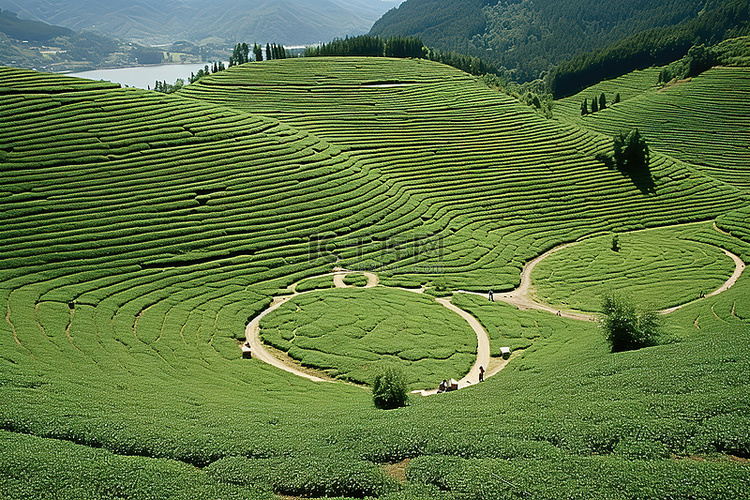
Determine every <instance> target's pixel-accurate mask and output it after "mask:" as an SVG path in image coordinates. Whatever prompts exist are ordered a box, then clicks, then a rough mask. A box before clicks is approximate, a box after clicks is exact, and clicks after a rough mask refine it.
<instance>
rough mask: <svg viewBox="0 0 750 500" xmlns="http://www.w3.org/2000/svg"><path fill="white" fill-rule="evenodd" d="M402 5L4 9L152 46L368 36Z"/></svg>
mask: <svg viewBox="0 0 750 500" xmlns="http://www.w3.org/2000/svg"><path fill="white" fill-rule="evenodd" d="M397 4H398V1H397V0H394V1H386V0H273V1H271V0H242V1H240V2H233V1H230V0H217V1H210V0H179V1H178V0H148V1H147V0H134V1H132V2H131V1H124V0H114V1H107V2H97V1H95V0H75V1H74V0H59V1H54V0H23V1H19V0H0V8H3V9H9V10H12V11H13V12H18V14H19V16H20V17H23V18H27V19H33V20H38V21H44V22H46V23H50V24H55V25H59V26H65V27H68V28H71V29H74V30H78V31H81V30H90V29H92V30H97V31H100V32H103V33H107V34H108V35H110V36H114V37H117V38H122V39H128V40H133V41H138V42H140V43H146V44H152V45H153V44H166V43H171V42H174V41H177V40H189V41H191V42H200V41H201V40H205V39H207V38H211V39H217V38H218V39H221V40H223V41H225V42H227V43H236V42H237V41H238V40H248V41H251V42H252V41H258V42H266V41H269V40H274V41H276V42H280V43H284V44H301V43H315V42H318V41H327V40H330V39H332V38H334V37H337V36H341V37H343V36H345V35H353V34H361V33H364V32H366V31H367V30H368V29H369V28H370V26H372V23H373V22H374V21H375V20H376V19H378V17H379V16H380V15H382V14H383V13H384V12H385V11H386V10H388V8H390V7H392V6H394V5H397Z"/></svg>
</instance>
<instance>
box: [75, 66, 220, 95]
mask: <svg viewBox="0 0 750 500" xmlns="http://www.w3.org/2000/svg"><path fill="white" fill-rule="evenodd" d="M206 65H208V67H209V68H210V67H212V65H213V63H210V64H209V63H195V64H159V65H155V66H138V67H135V68H117V69H97V70H93V71H83V72H81V73H66V74H65V76H75V77H77V78H88V79H89V80H106V81H109V82H114V83H119V84H121V85H122V86H123V87H124V86H126V85H127V86H128V87H138V88H140V89H147V88H151V89H153V88H154V84H155V83H156V81H157V80H158V81H160V82H163V81H166V82H167V83H170V84H173V83H174V82H175V80H177V79H178V78H182V79H183V80H185V84H187V83H189V79H190V73H197V72H198V70H201V69H203V68H204V67H205V66H206ZM228 65H229V63H228V62H226V61H225V62H224V66H228Z"/></svg>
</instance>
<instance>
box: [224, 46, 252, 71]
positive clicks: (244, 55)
mask: <svg viewBox="0 0 750 500" xmlns="http://www.w3.org/2000/svg"><path fill="white" fill-rule="evenodd" d="M249 54H250V46H249V45H248V44H247V43H245V42H242V43H238V44H237V45H235V46H234V50H233V51H232V55H231V56H229V67H230V68H231V67H232V66H236V65H238V64H245V63H247V62H249V61H250V55H249Z"/></svg>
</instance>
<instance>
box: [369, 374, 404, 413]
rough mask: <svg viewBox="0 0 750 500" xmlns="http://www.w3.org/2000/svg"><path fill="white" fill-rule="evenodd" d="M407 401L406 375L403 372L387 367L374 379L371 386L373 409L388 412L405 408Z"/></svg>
mask: <svg viewBox="0 0 750 500" xmlns="http://www.w3.org/2000/svg"><path fill="white" fill-rule="evenodd" d="M408 400H409V395H408V393H407V389H406V374H405V373H404V372H403V370H399V369H396V368H392V367H388V368H386V369H385V370H383V372H382V373H380V374H378V375H377V376H376V377H375V381H374V382H373V384H372V401H373V403H375V407H377V408H380V409H381V410H388V409H392V408H398V407H400V406H405V405H406V403H407V401H408Z"/></svg>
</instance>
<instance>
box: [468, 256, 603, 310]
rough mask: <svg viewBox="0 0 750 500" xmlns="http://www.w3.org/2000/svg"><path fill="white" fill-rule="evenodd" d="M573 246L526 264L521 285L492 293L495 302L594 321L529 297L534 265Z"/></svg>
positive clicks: (476, 293) (475, 293)
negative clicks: (507, 290) (506, 290)
mask: <svg viewBox="0 0 750 500" xmlns="http://www.w3.org/2000/svg"><path fill="white" fill-rule="evenodd" d="M573 244H575V242H572V243H565V244H563V245H558V246H556V247H554V248H552V249H551V250H547V251H546V252H544V253H543V254H542V255H540V256H538V257H537V258H535V259H533V260H530V261H529V262H527V263H526V265H524V266H523V270H522V271H521V283H520V284H519V285H518V288H516V289H515V290H512V291H510V292H500V293H494V294H493V298H494V299H495V300H501V301H503V302H506V303H508V304H511V305H514V306H516V307H517V308H518V309H520V310H522V311H525V310H526V309H538V310H540V311H546V312H548V313H551V314H556V315H558V316H561V317H563V318H570V319H577V320H580V321H596V316H594V315H592V314H587V313H584V312H575V311H563V310H560V309H558V308H556V307H552V306H550V305H548V304H544V303H542V302H537V301H536V300H534V299H532V298H531V297H530V293H531V291H532V290H533V288H532V286H531V272H532V271H533V270H534V268H535V267H536V265H537V264H539V263H540V262H541V261H543V260H544V259H546V258H547V257H549V256H550V255H552V254H553V253H555V252H559V251H560V250H562V249H563V248H567V247H569V246H571V245H573ZM457 293H468V294H471V295H480V296H483V297H487V294H483V293H478V292H468V291H466V290H458V291H457Z"/></svg>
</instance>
